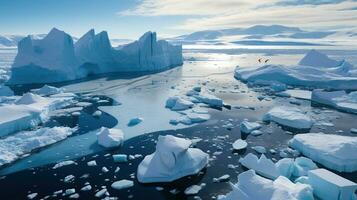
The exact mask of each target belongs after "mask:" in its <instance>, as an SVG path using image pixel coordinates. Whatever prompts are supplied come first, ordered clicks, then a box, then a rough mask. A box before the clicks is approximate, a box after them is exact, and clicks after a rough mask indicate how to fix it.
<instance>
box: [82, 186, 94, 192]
mask: <svg viewBox="0 0 357 200" xmlns="http://www.w3.org/2000/svg"><path fill="white" fill-rule="evenodd" d="M91 189H92V186H91V185H86V186H84V187H82V188H81V191H89V190H91Z"/></svg>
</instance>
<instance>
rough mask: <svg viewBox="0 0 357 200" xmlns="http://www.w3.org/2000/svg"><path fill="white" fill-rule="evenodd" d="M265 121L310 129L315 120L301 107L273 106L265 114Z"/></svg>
mask: <svg viewBox="0 0 357 200" xmlns="http://www.w3.org/2000/svg"><path fill="white" fill-rule="evenodd" d="M263 121H274V122H276V123H278V124H281V125H283V126H287V127H291V128H296V129H310V128H311V126H312V124H313V121H312V119H311V118H310V116H308V115H306V114H305V113H303V112H302V111H301V110H300V109H299V108H296V107H287V106H279V107H274V108H272V109H271V110H270V111H269V112H268V113H266V114H265V115H264V116H263Z"/></svg>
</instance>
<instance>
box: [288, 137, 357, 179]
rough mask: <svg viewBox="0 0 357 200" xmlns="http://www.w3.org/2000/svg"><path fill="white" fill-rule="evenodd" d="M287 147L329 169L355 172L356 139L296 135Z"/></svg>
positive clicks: (356, 168)
mask: <svg viewBox="0 0 357 200" xmlns="http://www.w3.org/2000/svg"><path fill="white" fill-rule="evenodd" d="M289 146H291V147H292V148H294V149H296V150H298V151H300V152H301V153H302V154H304V155H305V156H307V157H309V158H311V159H312V160H314V161H316V162H318V163H320V164H322V165H324V166H325V167H327V168H329V169H333V170H336V171H339V172H354V171H356V170H357V154H356V152H357V137H351V136H342V135H333V134H324V133H306V134H298V135H295V136H294V137H293V139H291V140H290V141H289Z"/></svg>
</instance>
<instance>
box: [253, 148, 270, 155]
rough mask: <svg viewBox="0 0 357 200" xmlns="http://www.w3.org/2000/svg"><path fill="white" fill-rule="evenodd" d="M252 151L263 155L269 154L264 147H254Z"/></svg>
mask: <svg viewBox="0 0 357 200" xmlns="http://www.w3.org/2000/svg"><path fill="white" fill-rule="evenodd" d="M252 149H253V150H254V151H256V152H258V153H261V154H263V153H266V152H267V150H266V149H265V147H263V146H254V147H252Z"/></svg>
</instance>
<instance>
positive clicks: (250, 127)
mask: <svg viewBox="0 0 357 200" xmlns="http://www.w3.org/2000/svg"><path fill="white" fill-rule="evenodd" d="M261 127H262V125H260V124H259V123H257V122H249V121H247V120H244V121H243V122H242V123H241V124H240V131H241V132H243V133H247V134H249V133H251V132H252V131H254V130H257V129H260V128H261Z"/></svg>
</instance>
